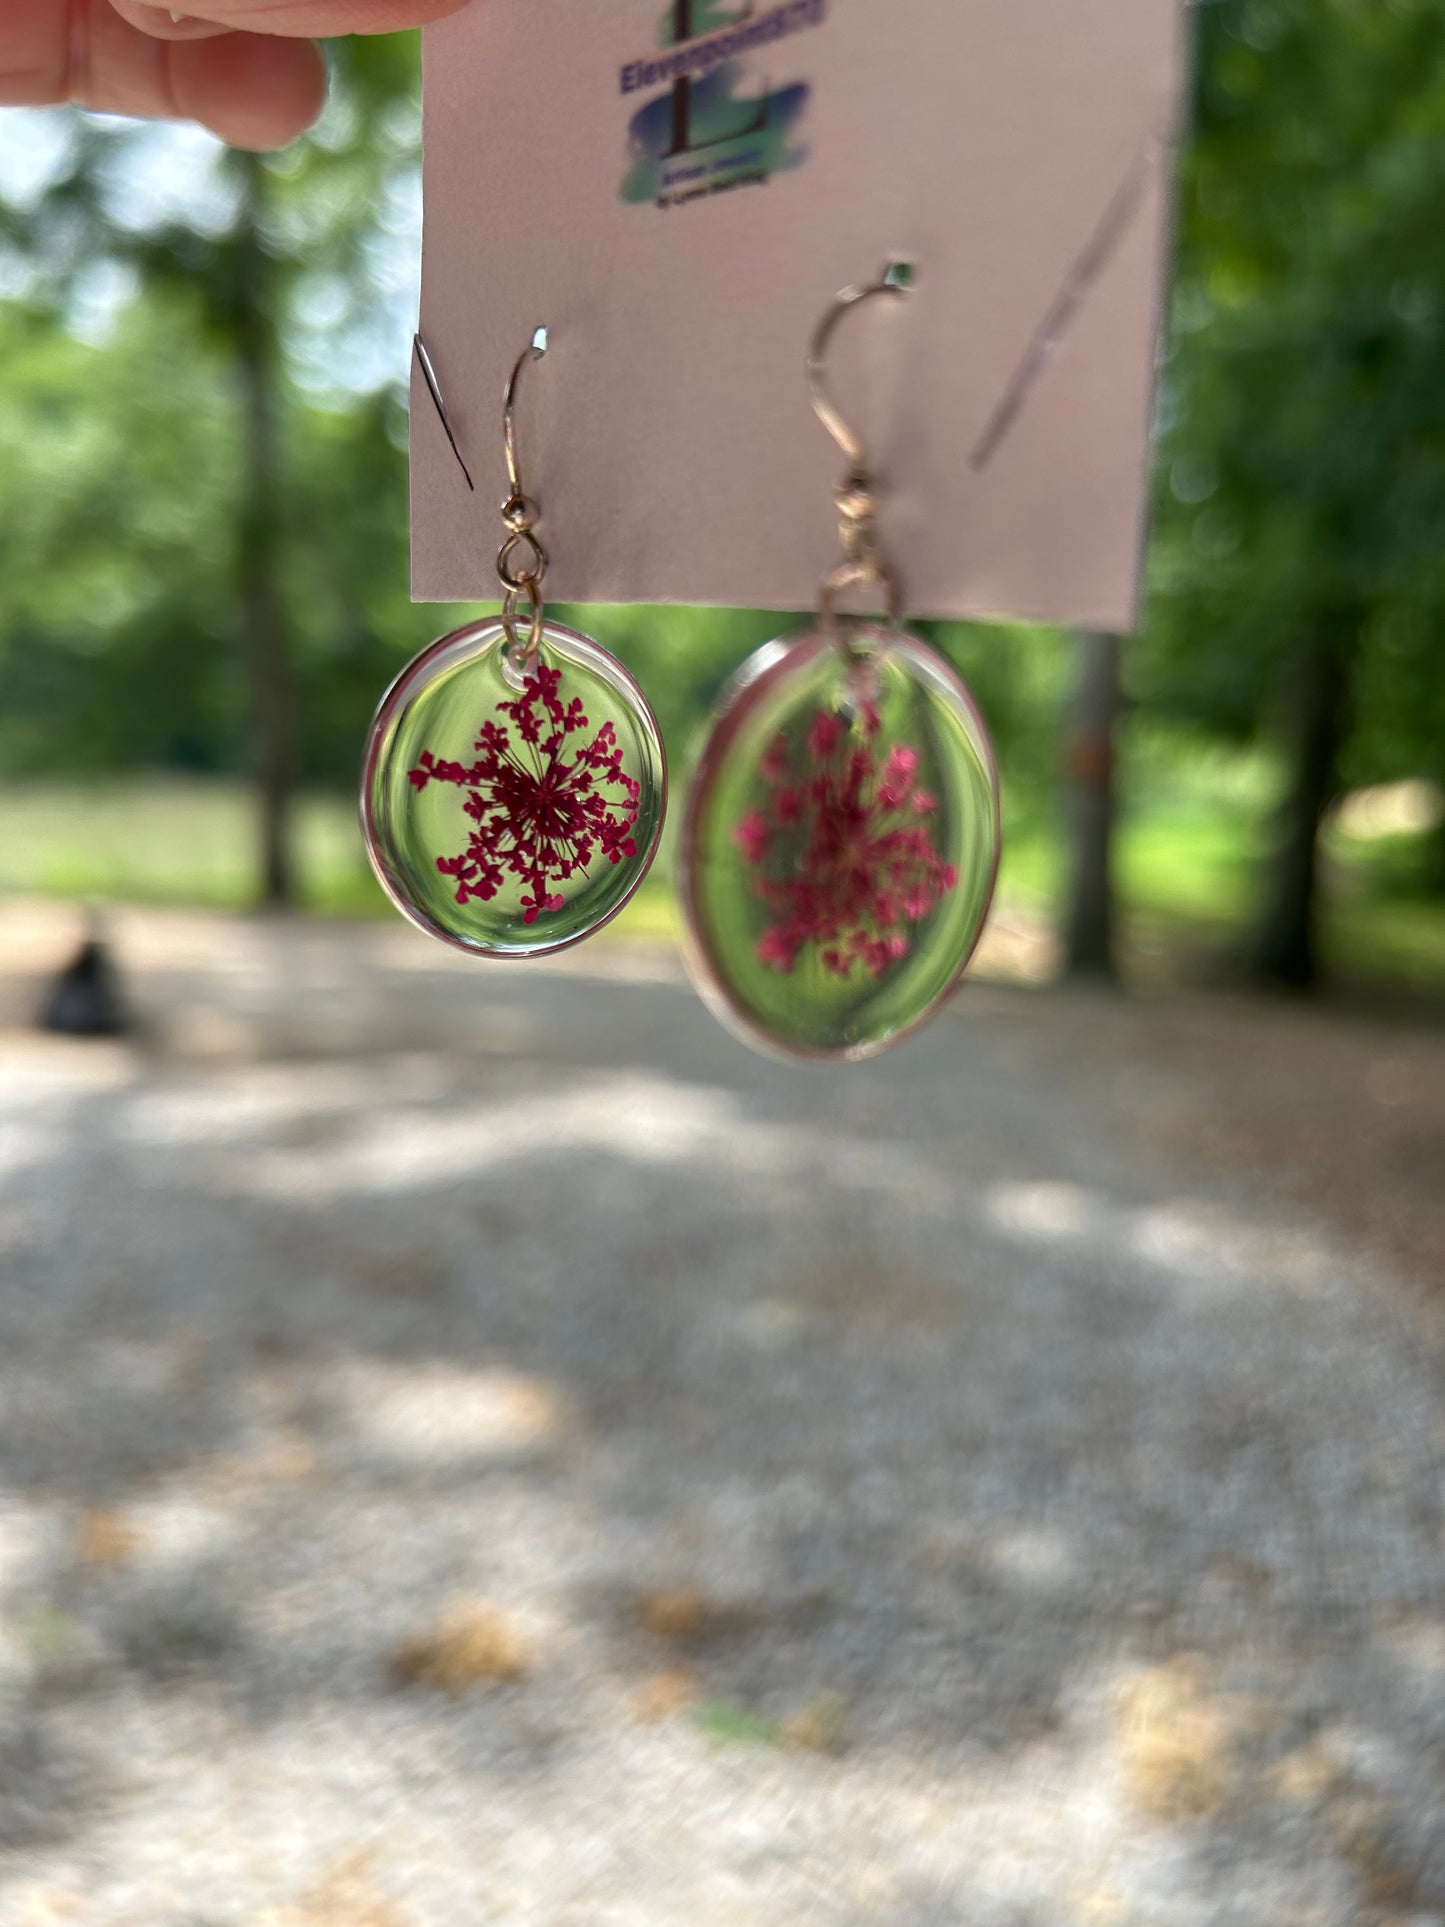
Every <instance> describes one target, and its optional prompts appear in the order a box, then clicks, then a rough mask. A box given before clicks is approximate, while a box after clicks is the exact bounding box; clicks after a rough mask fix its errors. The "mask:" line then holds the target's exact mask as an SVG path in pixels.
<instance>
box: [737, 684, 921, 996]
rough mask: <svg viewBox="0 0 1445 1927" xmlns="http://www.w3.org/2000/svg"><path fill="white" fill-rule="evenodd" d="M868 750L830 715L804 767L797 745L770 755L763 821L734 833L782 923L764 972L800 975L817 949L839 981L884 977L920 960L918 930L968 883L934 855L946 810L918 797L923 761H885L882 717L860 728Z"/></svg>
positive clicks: (909, 753) (822, 720)
mask: <svg viewBox="0 0 1445 1927" xmlns="http://www.w3.org/2000/svg"><path fill="white" fill-rule="evenodd" d="M859 724H860V730H861V741H860V740H859V739H858V737H857V736H854V737H852V738H850V736H849V733H848V730H847V727H846V725H845V724H844V722H843V720H842V718H841V717H839V716H836V715H833V714H831V713H830V712H828V711H826V710H820V711H818V713H817V714H816V715H815V716H814V717H813V720H812V722H811V724H810V725H809V727H808V731H807V736H806V739H805V745H804V748H803V753H802V756H801V758H800V761H801V765H802V766H801V767H793V766H792V764H791V763H790V760H789V757H788V755H787V754H786V753H785V752H786V750H787V747H788V745H787V740H786V738H784V737H779V738H777V739H775V741H774V742H773V743H772V744H771V745H770V746H769V749H768V752H767V754H766V756H765V757H764V759H763V763H762V772H761V773H762V777H763V780H764V782H765V783H766V784H767V786H768V790H769V795H768V798H767V802H766V804H765V806H764V807H763V808H762V809H758V810H753V811H751V812H750V813H749V814H748V815H747V816H745V817H744V818H743V820H742V822H741V823H740V824H739V825H738V827H737V829H736V830H734V832H733V841H734V843H735V844H736V846H737V848H738V849H739V850H740V851H741V853H742V856H743V860H744V862H745V863H746V864H747V866H748V868H749V869H750V870H752V871H755V872H756V873H757V874H756V875H755V876H754V877H753V881H752V889H753V894H754V896H755V897H757V898H758V900H759V901H760V902H761V903H763V904H765V905H766V906H767V908H768V910H769V911H770V912H771V915H772V921H771V922H770V923H769V924H768V925H767V926H766V927H765V929H764V931H763V934H762V936H761V937H760V938H759V940H758V945H757V955H758V958H759V960H760V961H761V962H763V963H767V964H771V965H772V966H773V967H774V968H775V969H777V970H781V971H784V972H787V971H791V970H792V969H793V968H794V967H795V966H796V964H797V961H798V958H799V956H800V955H801V954H802V953H803V951H804V950H805V949H806V948H807V946H809V945H810V944H811V945H813V946H814V947H815V950H816V953H817V956H818V958H819V961H820V962H821V963H822V965H823V967H824V969H825V970H828V971H830V972H831V973H832V974H833V975H834V976H838V977H846V976H848V975H849V973H850V972H851V971H852V970H854V969H855V968H860V967H861V968H862V969H864V970H867V971H868V972H869V973H870V974H871V975H873V976H875V977H881V976H882V975H883V974H884V972H885V971H887V970H888V968H889V967H890V966H891V965H892V964H895V963H898V962H899V961H900V960H901V959H902V958H904V957H906V956H907V955H908V949H909V935H908V932H909V927H910V926H911V925H913V924H916V923H920V922H921V921H922V920H923V918H924V917H926V916H927V915H928V914H929V912H930V911H931V910H933V909H935V908H936V907H937V905H938V903H939V902H940V901H941V899H942V898H943V897H944V896H946V895H947V894H948V892H949V891H950V890H953V889H955V888H957V885H958V872H957V870H956V869H955V868H954V866H953V865H952V864H946V863H945V862H944V861H943V858H942V857H941V856H940V854H939V852H938V851H937V850H936V849H935V847H934V844H933V836H932V826H931V825H929V824H926V823H924V822H922V821H921V820H920V819H921V818H924V817H927V816H932V815H934V814H935V813H936V811H937V809H938V799H937V798H936V797H935V796H933V795H931V794H930V793H929V792H928V791H927V790H921V789H918V788H917V787H916V786H915V782H914V778H915V777H916V775H917V772H918V767H919V760H920V759H919V755H918V751H917V750H916V749H912V748H910V747H909V746H907V745H906V744H896V745H895V746H894V747H893V749H891V750H890V751H889V752H888V754H887V756H886V757H885V758H882V759H881V760H880V758H879V756H878V753H877V750H876V738H877V735H878V730H879V718H878V711H877V709H876V708H875V707H874V706H873V705H871V704H870V705H868V706H867V707H866V708H865V709H864V710H863V711H862V713H861V715H860V718H859Z"/></svg>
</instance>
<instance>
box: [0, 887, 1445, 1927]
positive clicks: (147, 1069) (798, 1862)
mask: <svg viewBox="0 0 1445 1927" xmlns="http://www.w3.org/2000/svg"><path fill="white" fill-rule="evenodd" d="M120 936H121V941H122V944H123V947H124V949H125V951H126V954H127V956H128V959H129V961H130V966H131V972H132V983H133V986H134V988H135V990H136V993H137V996H138V999H139V1001H140V1002H141V1004H142V1005H143V1007H144V1009H145V1011H146V1013H147V1016H148V1019H149V1023H150V1034H149V1036H148V1038H147V1040H146V1041H145V1042H144V1043H142V1044H141V1045H139V1046H134V1047H132V1046H112V1045H96V1046H85V1045H78V1044H77V1045H63V1044H58V1043H53V1042H44V1041H40V1040H35V1039H30V1038H27V1037H25V1036H24V1035H23V1034H22V1033H21V1032H20V1031H19V1030H15V1031H12V1032H11V1033H9V1034H8V1035H3V1036H0V1267H3V1270H0V1423H3V1442H0V1869H3V1870H0V1922H3V1927H92V1924H93V1927H474V1924H475V1927H493V1923H496V1924H497V1927H502V1924H503V1923H505V1924H506V1927H513V1924H514V1923H515V1924H517V1927H521V1924H522V1923H528V1924H530V1923H538V1924H539V1927H540V1924H543V1923H545V1927H564V1924H572V1923H575V1924H576V1927H663V1924H664V1923H666V1927H676V1924H677V1923H689V1924H692V1923H696V1927H802V1924H804V1923H806V1924H808V1927H811V1923H815V1922H816V1923H819V1924H820V1927H834V1924H836V1927H855V1924H856V1927H861V1924H862V1923H865V1922H867V1923H888V1924H889V1927H944V1923H958V1924H959V1927H1074V1923H1080V1924H1081V1927H1205V1924H1206V1923H1208V1924H1209V1927H1224V1924H1225V1923H1239V1924H1240V1927H1261V1924H1262V1923H1267V1924H1268V1927H1357V1924H1358V1923H1381V1924H1383V1923H1397V1924H1398V1927H1404V1923H1410V1927H1425V1923H1438V1922H1441V1921H1445V1775H1442V1771H1441V1761H1442V1759H1445V1563H1442V1546H1441V1483H1440V1467H1441V1461H1442V1457H1445V1453H1442V1446H1445V1422H1442V1403H1441V1399H1440V1394H1439V1374H1438V1364H1439V1356H1440V1344H1439V1339H1438V1333H1437V1332H1435V1331H1434V1330H1433V1328H1432V1327H1431V1326H1430V1324H1429V1321H1428V1320H1427V1318H1426V1317H1425V1316H1424V1309H1423V1300H1422V1297H1421V1294H1420V1293H1419V1291H1418V1288H1417V1287H1416V1286H1413V1285H1407V1284H1405V1283H1403V1282H1400V1281H1397V1280H1396V1279H1394V1278H1393V1277H1391V1276H1390V1275H1388V1274H1387V1273H1386V1272H1385V1271H1384V1270H1383V1269H1381V1268H1379V1267H1378V1266H1376V1265H1374V1264H1373V1263H1372V1261H1371V1260H1370V1259H1369V1258H1368V1257H1367V1256H1362V1255H1361V1253H1360V1252H1359V1251H1357V1250H1352V1248H1351V1246H1350V1244H1349V1242H1348V1241H1347V1240H1346V1239H1344V1238H1343V1237H1342V1236H1341V1235H1340V1234H1339V1232H1338V1231H1337V1230H1336V1229H1334V1228H1328V1229H1327V1228H1326V1227H1325V1222H1324V1220H1323V1218H1317V1217H1315V1216H1314V1215H1312V1214H1311V1213H1309V1212H1308V1211H1307V1210H1305V1209H1304V1208H1303V1207H1302V1206H1299V1205H1298V1204H1292V1205H1288V1206H1285V1205H1271V1204H1269V1203H1267V1202H1265V1201H1262V1200H1261V1196H1260V1193H1259V1191H1258V1188H1257V1187H1252V1186H1251V1185H1250V1184H1249V1182H1248V1180H1247V1177H1245V1176H1241V1177H1231V1176H1228V1175H1222V1174H1221V1173H1220V1171H1219V1170H1217V1169H1211V1168H1210V1167H1209V1166H1208V1165H1207V1164H1205V1162H1204V1161H1203V1159H1202V1158H1196V1159H1189V1160H1187V1161H1186V1160H1184V1159H1182V1158H1181V1157H1180V1154H1179V1152H1178V1150H1177V1148H1176V1149H1171V1150H1169V1151H1167V1152H1166V1151H1165V1150H1163V1149H1159V1148H1151V1147H1150V1146H1149V1144H1147V1143H1146V1142H1144V1141H1143V1139H1144V1137H1145V1136H1147V1135H1148V1134H1147V1133H1141V1132H1139V1131H1137V1130H1135V1129H1132V1128H1130V1125H1129V1122H1128V1118H1127V1116H1125V1115H1123V1114H1122V1113H1123V1112H1126V1111H1127V1109H1128V1102H1127V1100H1128V1096H1129V1091H1130V1089H1131V1088H1132V1087H1131V1086H1129V1085H1128V1084H1127V1083H1126V1084H1124V1085H1122V1086H1121V1084H1120V1083H1119V1080H1118V1078H1117V1076H1115V1075H1114V1074H1113V1073H1112V1072H1111V1070H1110V1068H1109V1067H1108V1066H1107V1065H1105V1064H1103V1063H1102V1062H1101V1061H1100V1060H1099V1054H1098V1052H1097V1051H1095V1052H1094V1053H1093V1054H1092V1056H1091V1054H1090V1052H1089V1051H1088V1050H1087V1049H1086V1048H1078V1049H1076V1048H1075V1046H1074V1039H1075V1037H1078V1038H1083V1037H1084V1036H1085V1034H1086V1033H1087V1034H1092V1031H1093V1016H1092V1012H1091V1007H1090V1005H1089V1004H1088V1003H1087V1002H1085V1001H1079V1000H1040V999H1039V998H1037V997H1036V996H1031V995H1030V994H1028V993H1025V992H1020V991H1013V992H1009V991H1004V990H1001V989H995V988H990V987H988V986H986V985H985V986H981V987H978V988H976V989H973V990H972V991H969V992H966V993H965V995H964V997H963V998H962V999H961V1001H960V1003H959V1004H958V1006H957V1007H956V1010H955V1012H953V1013H952V1014H950V1015H949V1016H948V1017H947V1018H946V1019H945V1020H944V1021H943V1022H941V1023H940V1024H939V1025H937V1026H936V1027H935V1028H934V1030H933V1031H931V1032H930V1033H928V1034H927V1035H926V1037H925V1038H923V1039H920V1040H916V1041H915V1042H914V1044H913V1045H912V1047H911V1048H906V1049H905V1050H903V1051H901V1052H900V1053H898V1054H897V1055H896V1056H895V1057H894V1058H893V1059H891V1060H885V1061H883V1062H881V1063H879V1064H876V1065H873V1066H869V1067H865V1068H863V1069H860V1070H852V1071H848V1072H841V1073H832V1072H800V1071H795V1070H791V1069H788V1068H785V1067H781V1066H774V1065H771V1064H769V1063H766V1062H764V1061H762V1060H759V1059H756V1058H754V1057H752V1056H751V1055H749V1054H748V1053H746V1052H745V1051H744V1050H743V1049H741V1047H739V1046H736V1045H735V1044H733V1043H732V1042H731V1041H730V1040H729V1039H728V1038H727V1037H726V1036H725V1035H724V1034H723V1033H722V1032H720V1031H719V1030H717V1029H716V1028H715V1027H714V1026H713V1024H712V1023H711V1021H710V1020H709V1019H708V1018H707V1017H706V1016H705V1015H704V1014H703V1013H702V1011H701V1010H700V1009H699V1007H698V1006H697V1004H696V1003H695V1002H694V1000H693V998H692V996H691V994H690V993H689V992H688V991H687V990H686V989H685V988H684V987H683V986H682V985H681V984H680V983H679V981H678V980H677V977H676V973H675V972H674V971H673V969H672V967H671V966H670V964H668V963H666V962H659V961H657V960H655V959H651V958H648V957H646V956H645V955H639V956H636V957H632V956H629V955H628V954H627V953H626V952H625V951H623V950H620V949H618V948H616V947H613V948H611V949H604V950H602V951H601V952H600V953H599V954H597V955H592V954H589V953H588V952H586V951H583V952H580V953H575V954H576V959H577V960H576V962H575V963H574V964H571V965H570V966H557V967H545V968H542V969H540V970H527V971H520V972H503V971H499V972H490V971H485V970H479V969H477V968H476V967H474V966H468V965H466V964H465V963H461V962H458V963H455V964H454V963H453V962H452V961H451V960H450V959H449V958H448V957H447V956H446V955H444V954H443V953H442V952H441V951H440V950H439V949H437V948H436V947H434V946H429V945H428V944H427V943H426V942H425V941H424V940H423V939H421V938H420V937H415V936H413V935H412V934H411V933H409V932H408V931H406V930H405V929H404V928H402V927H400V926H397V927H395V928H392V927H390V926H385V927H380V928H378V929H376V930H367V931H363V932H347V931H336V930H329V931H328V930H318V929H313V928H307V927H305V926H301V927H298V928H296V929H284V928H283V929H279V930H277V929H273V930H268V929H266V928H264V927H262V926H254V925H245V924H241V923H226V922H223V921H220V920H214V921H208V920H204V919H184V918H175V919H169V920H167V919H165V918H156V917H152V918H149V919H139V918H138V919H134V920H133V921H131V922H130V923H125V924H123V925H122V927H121V931H120ZM0 940H3V931H0ZM23 950H24V945H23V943H22V944H20V946H19V949H18V950H17V949H16V947H15V946H14V945H12V947H11V952H10V954H11V957H12V969H14V970H19V971H20V975H16V976H12V978H11V980H10V989H9V997H10V1002H9V1006H8V1008H9V1011H10V1014H11V1016H12V1017H13V1016H14V1015H15V1013H16V1012H17V1011H18V1009H19V1008H20V1004H19V1001H18V1000H19V998H20V996H21V994H22V991H23V989H24V985H23V969H21V966H20V965H15V964H14V962H13V959H14V958H15V957H16V956H20V955H21V953H22V952H23ZM23 962H24V958H23V957H22V964H23ZM0 974H3V969H0ZM0 989H3V986H0ZM1045 1005H1046V1006H1047V1013H1048V1014H1047V1016H1044V1017H1040V1015H1039V1013H1040V1012H1042V1011H1043V1010H1044V1009H1045ZM5 1009H6V1005H5V1002H4V997H3V996H0V1014H3V1012H4V1010H5ZM1107 1021H1108V1022H1110V1023H1113V1024H1115V1025H1117V1024H1118V1023H1119V1022H1120V1020H1119V1019H1118V1018H1117V1017H1110V1018H1109V1019H1108V1020H1107ZM1147 1070H1148V1066H1147V1064H1146V1065H1145V1066H1144V1067H1143V1069H1142V1071H1140V1072H1139V1073H1138V1074H1139V1075H1140V1076H1145V1077H1146V1083H1147V1075H1146V1074H1147ZM1141 1088H1144V1087H1143V1086H1141ZM1121 1093H1122V1095H1121ZM1340 1125H1341V1128H1342V1129H1348V1128H1350V1120H1349V1119H1348V1117H1345V1118H1342V1119H1341V1120H1340Z"/></svg>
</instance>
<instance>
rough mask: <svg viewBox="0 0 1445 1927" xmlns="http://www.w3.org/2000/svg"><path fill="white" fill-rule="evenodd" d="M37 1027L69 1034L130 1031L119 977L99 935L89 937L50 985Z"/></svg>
mask: <svg viewBox="0 0 1445 1927" xmlns="http://www.w3.org/2000/svg"><path fill="white" fill-rule="evenodd" d="M40 1028H41V1029H42V1030H55V1031H61V1032H63V1033H64V1034H65V1035H66V1036H69V1037H124V1036H126V1035H127V1034H128V1033H129V1031H130V1029H131V1020H130V1015H129V1013H128V1012H127V1010H126V1007H125V999H124V998H123V997H122V995H121V989H120V979H119V977H118V975H117V973H116V968H115V965H114V963H113V962H112V961H111V955H110V952H109V950H107V949H106V947H105V945H104V943H103V942H102V941H101V940H100V938H99V937H88V938H87V939H86V941H85V942H84V943H83V944H82V945H81V947H80V950H79V951H78V952H77V954H76V956H75V958H74V959H73V961H72V962H70V963H68V964H67V965H66V966H65V968H64V970H62V971H61V973H60V975H59V976H58V977H57V978H56V979H55V982H54V983H53V984H52V985H51V988H50V992H49V994H48V996H47V997H46V999H45V1005H44V1008H43V1010H42V1011H41V1014H40Z"/></svg>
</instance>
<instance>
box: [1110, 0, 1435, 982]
mask: <svg viewBox="0 0 1445 1927" xmlns="http://www.w3.org/2000/svg"><path fill="white" fill-rule="evenodd" d="M1196 21H1197V29H1198V34H1199V61H1198V88H1197V93H1198V98H1197V104H1196V105H1197V115H1196V123H1195V131H1194V137H1193V140H1192V142H1191V144H1190V146H1189V148H1188V150H1187V152H1186V155H1185V159H1184V167H1183V177H1182V199H1181V209H1180V223H1179V227H1180V247H1179V268H1178V282H1177V289H1176V294H1175V303H1174V324H1175V325H1174V338H1173V349H1172V354H1171V357H1170V361H1169V366H1168V373H1167V383H1166V395H1165V417H1164V419H1165V427H1166V433H1165V440H1164V461H1163V464H1162V467H1161V484H1162V486H1161V503H1160V516H1159V523H1158V538H1157V541H1156V547H1155V570H1154V583H1155V588H1156V595H1155V599H1154V604H1153V609H1152V616H1151V622H1150V625H1149V630H1148V633H1147V636H1146V643H1145V647H1144V648H1143V650H1142V651H1141V652H1140V656H1139V660H1138V663H1137V670H1138V676H1139V689H1140V694H1141V695H1142V696H1143V697H1144V698H1145V700H1146V701H1147V702H1148V704H1149V705H1150V706H1151V707H1152V708H1154V709H1155V710H1157V711H1161V712H1163V713H1166V714H1170V715H1174V716H1179V717H1184V718H1187V719H1189V720H1192V721H1195V722H1201V723H1203V724H1205V725H1206V726H1208V727H1209V728H1211V729H1214V730H1217V731H1222V732H1225V733H1232V734H1235V735H1238V736H1241V737H1242V736H1246V735H1249V734H1251V733H1254V732H1258V731H1273V732H1275V733H1277V734H1278V735H1281V736H1282V737H1283V738H1284V740H1285V742H1286V744H1287V747H1288V752H1289V759H1290V767H1291V776H1290V783H1289V790H1288V794H1287V796H1286V798H1285V799H1284V803H1283V807H1282V809H1281V814H1280V821H1279V835H1278V845H1277V850H1276V855H1275V858H1274V861H1273V864H1272V867H1271V872H1270V874H1269V876H1268V877H1267V879H1266V883H1267V888H1266V890H1265V892H1264V912H1263V915H1262V918H1261V921H1260V925H1259V930H1258V933H1257V938H1256V944H1255V957H1254V961H1255V965H1256V967H1257V969H1258V971H1259V972H1260V973H1261V975H1263V976H1264V977H1265V978H1267V979H1269V980H1272V981H1274V982H1279V983H1286V984H1296V985H1299V984H1306V983H1308V982H1310V981H1312V980H1313V978H1314V976H1315V974H1316V971H1317V968H1318V963H1317V951H1316V943H1315V934H1314V925H1315V908H1316V889H1317V882H1316V880H1317V876H1318V870H1319V857H1318V846H1319V832H1320V827H1321V823H1322V820H1323V818H1324V815H1325V812H1326V810H1327V808H1328V806H1329V804H1330V802H1331V801H1332V799H1333V798H1334V797H1335V795H1336V794H1337V793H1338V791H1339V790H1340V788H1341V786H1342V785H1344V784H1346V783H1351V784H1357V783H1368V782H1378V781H1382V780H1386V779H1389V778H1395V777H1402V776H1412V775H1418V776H1425V777H1430V778H1433V779H1435V780H1436V781H1439V780H1441V779H1442V778H1445V679H1442V677H1441V674H1440V671H1439V663H1438V652H1437V650H1436V648H1435V645H1434V636H1435V634H1436V631H1437V628H1438V625H1439V623H1440V621H1441V619H1442V618H1445V552H1442V546H1441V542H1440V531H1441V529H1442V527H1445V313H1442V300H1445V293H1442V291H1445V166H1442V163H1441V156H1442V152H1445V10H1442V9H1441V8H1440V6H1439V5H1438V0H1389V4H1388V5H1371V6H1360V5H1357V4H1350V3H1349V0H1216V3H1215V4H1213V5H1211V6H1208V7H1201V8H1199V9H1197V10H1196Z"/></svg>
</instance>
